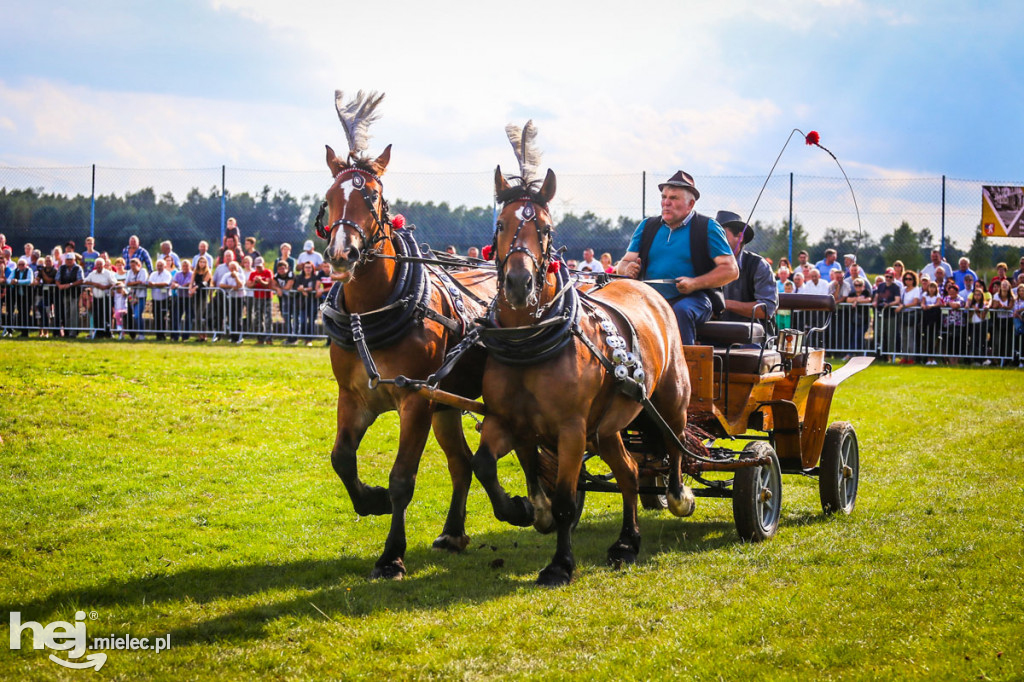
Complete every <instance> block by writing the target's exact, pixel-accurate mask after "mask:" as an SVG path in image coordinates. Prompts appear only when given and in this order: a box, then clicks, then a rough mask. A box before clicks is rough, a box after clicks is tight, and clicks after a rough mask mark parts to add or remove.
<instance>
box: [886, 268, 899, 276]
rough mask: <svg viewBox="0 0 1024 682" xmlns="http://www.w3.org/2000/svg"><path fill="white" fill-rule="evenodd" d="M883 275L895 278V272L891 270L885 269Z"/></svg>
mask: <svg viewBox="0 0 1024 682" xmlns="http://www.w3.org/2000/svg"><path fill="white" fill-rule="evenodd" d="M885 274H886V275H891V276H893V277H895V276H896V271H895V270H893V269H892V268H886V269H885Z"/></svg>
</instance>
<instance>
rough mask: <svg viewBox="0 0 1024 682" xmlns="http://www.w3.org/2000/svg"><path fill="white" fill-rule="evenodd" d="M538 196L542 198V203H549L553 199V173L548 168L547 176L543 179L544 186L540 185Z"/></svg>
mask: <svg viewBox="0 0 1024 682" xmlns="http://www.w3.org/2000/svg"><path fill="white" fill-rule="evenodd" d="M540 195H541V196H542V197H543V198H544V203H545V204H548V203H551V200H552V199H554V198H555V171H553V170H551V169H550V168H548V174H547V175H546V176H545V177H544V184H543V185H541V188H540Z"/></svg>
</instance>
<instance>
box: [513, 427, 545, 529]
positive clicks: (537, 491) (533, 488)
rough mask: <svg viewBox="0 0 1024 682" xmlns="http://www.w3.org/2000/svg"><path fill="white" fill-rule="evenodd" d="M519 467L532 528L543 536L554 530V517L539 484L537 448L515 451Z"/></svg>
mask: <svg viewBox="0 0 1024 682" xmlns="http://www.w3.org/2000/svg"><path fill="white" fill-rule="evenodd" d="M516 455H517V456H518V458H519V466H521V467H522V468H523V475H524V476H525V477H526V494H527V495H529V498H530V504H532V505H533V527H534V529H535V530H536V531H537V532H538V533H544V534H545V535H546V534H548V533H550V532H551V531H553V530H555V517H554V516H553V515H552V513H551V500H550V499H549V498H548V495H547V493H546V492H545V491H544V487H543V486H542V485H541V484H540V463H539V456H538V454H537V447H536V446H533V447H531V448H523V449H522V451H521V452H520V449H517V450H516Z"/></svg>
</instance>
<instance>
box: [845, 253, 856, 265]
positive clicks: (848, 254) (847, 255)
mask: <svg viewBox="0 0 1024 682" xmlns="http://www.w3.org/2000/svg"><path fill="white" fill-rule="evenodd" d="M843 258H844V259H846V258H849V259H850V260H852V261H853V262H854V263H856V262H857V256H856V255H854V254H852V253H847V254H845V255H844V256H843Z"/></svg>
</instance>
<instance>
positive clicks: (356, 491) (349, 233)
mask: <svg viewBox="0 0 1024 682" xmlns="http://www.w3.org/2000/svg"><path fill="white" fill-rule="evenodd" d="M343 122H344V121H343ZM390 154H391V147H390V145H389V146H388V147H387V148H386V149H385V150H384V152H383V153H382V154H381V155H380V156H378V157H377V158H376V159H373V160H369V159H367V158H362V157H357V156H355V155H353V154H350V155H349V156H348V158H339V157H338V156H337V155H336V154H335V153H334V150H332V149H331V148H330V147H327V166H328V167H329V168H330V170H331V174H332V176H333V177H334V182H333V184H332V185H331V188H330V189H329V190H327V195H326V197H325V198H326V201H325V202H324V204H325V206H326V208H327V210H328V211H329V222H328V225H329V227H328V228H323V229H320V233H321V236H322V237H325V238H326V239H327V241H328V244H327V248H326V250H325V251H324V256H325V258H326V260H327V261H328V262H329V263H330V264H331V266H332V268H333V270H334V272H335V273H336V276H338V277H340V278H342V279H345V280H346V281H345V283H344V285H343V286H342V285H335V287H334V289H333V290H332V292H331V295H330V296H329V297H328V304H327V306H326V307H325V308H324V323H325V327H327V328H328V331H329V332H330V333H331V338H332V340H333V341H334V343H332V344H331V350H330V353H331V366H332V368H333V370H334V377H335V379H336V380H337V382H338V417H337V419H338V431H337V437H336V439H335V443H334V449H333V451H332V453H331V463H332V464H333V466H334V470H335V471H336V472H337V474H338V476H339V477H340V478H341V480H342V482H343V483H344V484H345V488H346V489H347V490H348V493H349V496H350V497H351V499H352V505H353V507H354V508H355V511H356V513H357V514H359V515H361V516H362V515H367V514H387V513H390V514H391V529H390V532H389V533H388V537H387V541H386V543H385V546H384V551H383V553H382V554H381V556H380V558H379V559H378V560H377V562H376V564H375V566H374V569H373V571H372V573H371V577H373V578H379V577H382V578H392V579H398V578H401V577H402V576H403V575H404V574H405V564H404V561H403V557H404V554H405V549H406V539H405V511H406V507H407V506H408V505H409V502H410V500H411V499H412V495H413V489H414V486H415V482H416V472H417V469H418V467H419V462H420V457H421V456H422V454H423V448H424V446H425V444H426V440H427V435H428V433H429V431H430V427H431V423H433V428H434V435H435V436H436V438H437V442H438V443H439V444H440V446H441V448H442V449H443V450H444V453H445V455H446V456H447V458H448V469H449V472H450V474H451V479H452V488H453V489H452V497H451V505H450V507H449V509H448V515H447V518H446V520H445V524H444V528H443V529H442V531H441V535H440V536H439V537H438V538H437V540H435V541H434V547H435V548H438V549H446V550H449V551H456V552H457V551H461V550H462V549H464V548H465V547H466V545H467V544H468V542H469V538H468V537H467V536H466V534H465V517H466V497H467V494H468V491H469V486H470V483H471V481H472V471H471V469H470V456H471V454H472V453H471V451H470V449H469V446H468V444H467V443H466V439H465V435H464V433H463V429H462V421H461V413H460V412H459V411H458V410H452V409H447V408H443V407H438V406H437V405H436V404H435V403H433V402H431V401H430V400H428V399H427V398H425V397H423V396H422V395H420V394H419V393H416V392H415V391H412V390H410V389H408V388H400V387H398V386H396V385H394V384H391V383H388V382H387V380H386V379H387V378H393V377H397V376H399V375H402V376H405V377H408V378H410V379H421V380H422V379H426V378H427V377H428V376H429V375H431V374H433V373H434V372H436V371H437V370H438V368H439V367H440V366H441V364H442V362H443V360H444V358H445V354H446V353H447V352H448V351H449V350H450V349H451V348H452V347H453V346H454V345H455V344H456V343H458V342H459V341H460V340H461V338H462V336H463V333H464V332H465V327H466V323H467V322H468V321H471V320H472V319H473V317H475V316H477V315H479V314H481V312H482V311H483V306H482V305H480V304H478V303H476V302H475V301H474V300H471V298H465V299H463V298H461V295H460V293H459V292H458V289H457V287H455V286H453V283H452V282H451V281H450V280H446V276H445V275H444V273H442V272H441V271H440V269H439V268H430V267H428V266H424V265H423V264H422V263H416V262H410V261H409V260H403V259H402V258H401V256H411V255H414V254H410V253H409V251H410V246H409V245H410V244H413V245H414V244H415V242H412V241H411V240H410V239H409V238H404V237H403V236H402V234H401V233H402V232H407V231H403V230H396V229H394V227H393V225H392V224H391V221H390V219H389V218H388V215H387V204H386V202H385V201H384V199H383V187H382V182H381V179H380V177H381V175H383V173H384V171H385V170H386V168H387V165H388V161H389V159H390ZM318 229H319V228H318ZM412 248H414V246H413V247H412ZM424 269H425V270H426V271H424ZM450 277H451V278H458V279H459V280H460V281H461V283H462V285H463V286H465V287H466V288H468V289H469V290H471V291H473V292H475V293H476V294H477V298H479V299H480V300H490V299H491V298H493V295H494V292H495V287H494V276H493V273H485V272H482V271H479V270H476V271H468V272H459V273H453V274H452V275H451V276H450ZM417 283H419V284H417ZM403 286H406V287H407V288H409V289H410V290H411V291H412V293H411V294H410V296H411V297H412V298H411V299H409V300H408V301H407V302H408V303H409V305H408V306H402V305H394V300H395V298H396V296H397V295H398V294H399V293H401V292H400V291H399V289H400V288H402V287H403ZM413 299H415V300H413ZM417 306H419V307H420V308H421V309H420V310H419V311H418V312H417V311H416V308H417ZM406 309H408V310H411V311H412V313H415V314H412V315H411V318H410V319H407V320H403V319H401V318H400V317H396V315H397V316H400V315H402V314H403V313H402V311H403V310H406ZM360 318H361V319H360ZM357 319H359V320H360V321H359V323H358V324H356V323H355V320H357ZM339 321H340V322H341V323H346V322H348V323H351V331H352V332H354V334H352V335H347V334H346V333H345V332H346V331H347V330H346V329H344V328H343V329H341V330H340V334H339V330H338V322H339ZM341 326H342V327H344V324H342V325H341ZM357 327H358V332H356V328H357ZM375 329H376V332H375V331H374V330H375ZM353 336H364V339H365V341H364V343H365V345H364V346H363V350H365V351H367V352H368V354H369V356H370V359H371V363H370V364H368V363H366V362H365V361H364V360H363V359H362V358H361V357H360V353H359V352H358V351H359V349H358V348H353V347H352V346H353V345H354V344H353ZM374 336H376V337H377V338H373V337H374ZM339 343H340V344H341V345H339ZM343 346H348V347H349V349H346V348H344V347H343ZM483 362H484V357H483V354H482V353H473V352H470V353H468V354H467V355H466V356H464V358H463V359H462V360H461V361H460V365H459V370H458V371H457V372H454V373H453V374H452V375H451V377H450V378H448V379H446V380H445V381H444V382H442V383H441V388H443V389H444V390H447V391H449V392H452V393H456V394H459V395H462V396H465V397H468V398H475V397H477V396H479V395H480V381H481V375H482V371H483ZM367 367H373V368H375V370H376V372H377V373H379V376H382V377H384V378H385V380H382V381H380V382H379V383H378V380H377V379H374V381H373V383H374V385H375V386H376V387H375V388H370V381H371V376H370V374H369V373H368V370H367ZM391 410H397V411H398V415H399V420H400V435H399V440H398V452H397V454H396V456H395V463H394V466H393V467H392V469H391V473H390V475H389V478H388V486H387V488H386V489H385V488H381V487H376V486H369V485H366V484H365V483H363V481H362V480H360V478H359V474H358V469H357V456H356V455H357V450H358V448H359V443H360V441H361V440H362V438H363V435H364V434H365V433H366V431H367V429H368V428H369V427H370V425H371V424H372V423H373V422H374V420H375V419H376V418H377V416H378V415H380V414H382V413H384V412H388V411H391Z"/></svg>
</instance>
